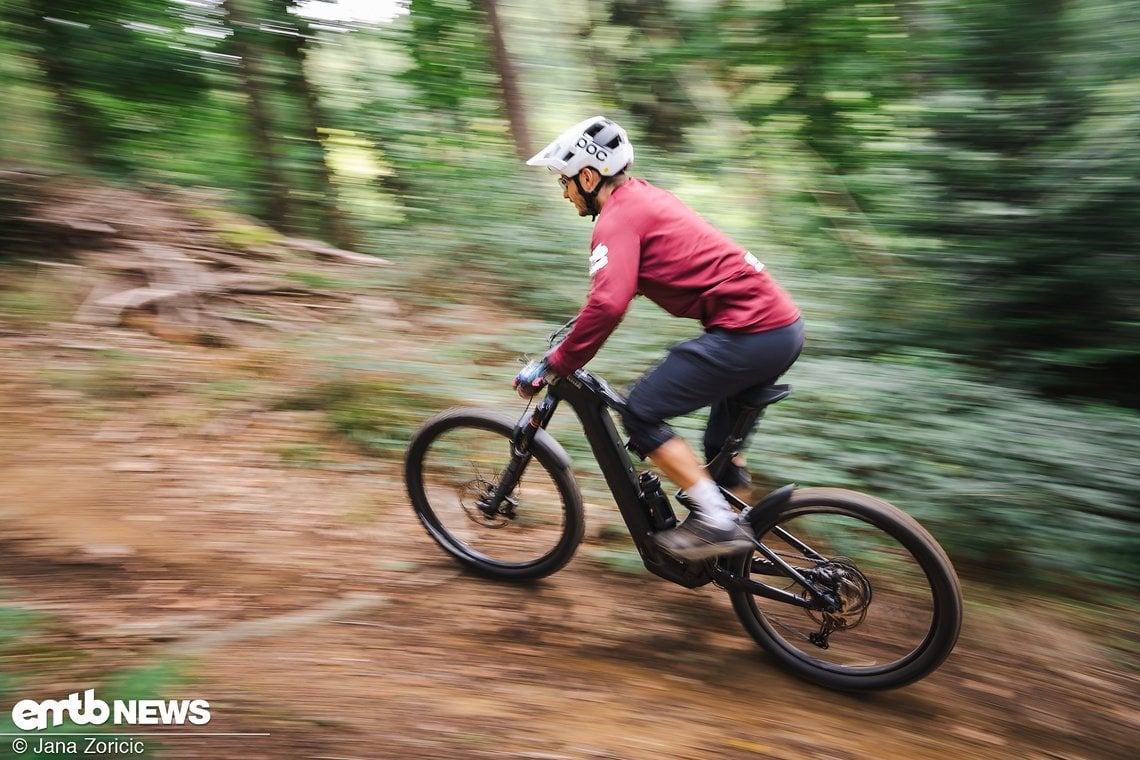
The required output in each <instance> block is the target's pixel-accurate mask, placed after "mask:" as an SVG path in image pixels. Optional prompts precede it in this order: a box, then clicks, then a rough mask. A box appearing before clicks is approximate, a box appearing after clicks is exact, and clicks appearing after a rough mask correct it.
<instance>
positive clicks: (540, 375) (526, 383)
mask: <svg viewBox="0 0 1140 760" xmlns="http://www.w3.org/2000/svg"><path fill="white" fill-rule="evenodd" d="M549 374H550V365H549V364H547V363H546V359H542V360H541V361H537V362H530V363H529V364H527V365H526V366H525V367H523V368H522V370H521V371H520V372H519V373H518V374H517V375H515V382H514V388H515V390H516V391H518V393H519V395H520V396H522V397H523V398H530V397H531V396H533V395H534V394H536V393H538V392H539V391H540V390H542V387H543V386H544V385H546V382H547V379H548V376H549Z"/></svg>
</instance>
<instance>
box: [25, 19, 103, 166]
mask: <svg viewBox="0 0 1140 760" xmlns="http://www.w3.org/2000/svg"><path fill="white" fill-rule="evenodd" d="M27 7H28V10H29V11H30V13H29V15H28V17H29V22H30V24H32V25H34V27H35V38H36V42H37V43H38V44H37V45H36V52H35V56H36V60H37V62H38V64H39V68H40V70H41V72H42V73H43V76H44V83H45V84H46V85H47V88H48V89H49V90H50V91H51V93H52V95H53V96H54V98H55V102H56V105H57V106H58V107H59V110H60V112H61V113H60V115H59V118H58V122H59V124H60V129H61V130H62V132H63V135H64V138H65V139H66V140H67V142H68V144H69V146H70V147H71V148H72V149H73V150H74V151H75V153H76V157H77V158H78V159H79V161H80V162H81V163H84V164H86V165H87V166H89V167H93V168H98V167H100V166H102V165H103V163H104V161H103V157H104V156H105V155H106V153H107V150H106V148H107V140H106V135H105V133H104V130H103V127H102V125H101V124H100V119H99V114H98V113H97V112H96V111H95V109H93V108H91V107H90V106H89V105H88V104H87V102H86V101H85V100H83V98H81V97H79V96H78V95H77V94H76V93H77V92H78V90H79V87H80V81H79V77H78V76H77V74H76V71H75V70H74V66H72V65H70V64H69V63H68V61H67V60H66V58H65V51H67V50H68V48H69V47H70V44H71V42H70V40H69V39H68V37H67V35H66V34H65V33H64V31H63V27H62V26H60V25H59V24H57V23H53V22H52V21H49V20H48V17H50V16H51V15H52V3H51V2H50V1H49V0H32V1H31V2H29V3H28V6H27Z"/></svg>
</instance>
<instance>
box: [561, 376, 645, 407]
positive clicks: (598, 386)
mask: <svg viewBox="0 0 1140 760" xmlns="http://www.w3.org/2000/svg"><path fill="white" fill-rule="evenodd" d="M562 383H572V384H573V385H576V386H579V387H581V388H583V389H584V390H586V391H588V392H590V393H591V394H592V395H594V396H596V397H597V398H599V399H600V400H601V401H602V403H604V404H605V405H606V406H608V407H609V408H610V409H613V410H614V411H617V412H622V411H624V410H625V408H626V405H627V404H626V400H625V396H623V395H621V394H620V393H618V392H617V391H615V390H614V389H613V388H611V387H610V386H609V383H607V382H606V381H605V380H603V379H602V378H600V377H598V376H597V375H595V374H594V373H592V372H589V371H587V370H585V369H578V370H575V371H574V374H573V375H572V376H571V377H567V378H563V379H562V380H560V381H559V382H558V383H555V384H554V385H552V386H551V390H554V391H556V392H557V389H558V386H559V385H561V384H562Z"/></svg>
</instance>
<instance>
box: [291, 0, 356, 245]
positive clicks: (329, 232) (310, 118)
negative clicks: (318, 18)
mask: <svg viewBox="0 0 1140 760" xmlns="http://www.w3.org/2000/svg"><path fill="white" fill-rule="evenodd" d="M279 2H280V8H279V10H280V12H281V13H282V14H283V17H284V18H286V19H289V21H290V23H292V24H293V25H294V26H296V27H297V31H298V33H297V34H295V35H282V41H283V44H284V46H285V54H286V55H287V56H288V57H289V59H290V61H291V62H292V64H293V74H292V76H291V77H290V79H291V80H292V87H291V89H292V90H293V92H294V95H295V96H296V97H297V99H298V102H299V103H300V106H301V114H302V116H301V118H302V123H301V125H300V127H301V130H300V131H301V134H302V135H303V139H304V140H305V141H306V142H308V143H309V146H310V148H311V150H310V155H311V157H312V158H311V165H312V168H313V170H314V172H315V174H316V183H317V186H318V187H317V196H318V198H320V201H319V204H320V209H319V212H318V215H319V218H320V221H319V226H320V232H321V235H322V236H323V237H324V238H325V239H326V240H327V241H329V242H330V243H332V244H333V245H335V246H337V247H340V248H352V247H354V245H355V243H356V235H355V233H354V231H353V229H352V227H351V225H350V224H349V223H348V220H347V219H346V218H345V215H344V213H343V212H342V211H341V208H340V204H339V202H338V198H337V191H336V184H335V183H334V181H333V173H332V167H331V166H330V165H329V161H328V156H327V154H326V151H325V146H324V143H323V141H322V140H321V134H320V127H321V126H322V125H325V124H327V123H328V122H327V120H326V119H325V115H324V110H323V109H322V108H321V102H320V98H319V97H318V96H317V91H316V90H315V89H314V88H313V86H312V84H310V82H309V78H308V76H307V74H306V71H305V63H306V60H307V59H308V40H309V36H308V34H307V32H308V31H309V30H308V28H307V27H308V25H307V24H306V23H305V22H304V21H303V20H301V19H299V18H296V17H293V16H290V15H289V8H290V7H291V6H293V5H294V4H295V3H294V0H279Z"/></svg>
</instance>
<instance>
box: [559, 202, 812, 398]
mask: <svg viewBox="0 0 1140 760" xmlns="http://www.w3.org/2000/svg"><path fill="white" fill-rule="evenodd" d="M591 246H592V250H591V253H590V277H591V278H592V283H591V286H590V293H589V295H588V296H587V298H586V305H585V306H583V307H582V311H581V312H580V313H579V314H578V321H577V322H576V323H575V325H574V328H573V329H572V330H571V331H570V333H569V334H568V335H567V336H566V339H565V340H564V341H563V342H562V344H561V345H559V346H558V347H557V348H556V349H554V351H552V352H551V353H550V356H549V357H548V361H549V362H550V367H551V369H552V370H553V371H554V372H555V373H556V374H559V375H563V376H565V375H568V374H570V373H571V372H573V371H574V370H576V369H578V368H579V367H582V366H584V365H585V364H586V362H588V361H590V359H592V358H594V355H595V354H597V353H598V350H599V349H600V348H601V347H602V344H603V343H605V342H606V339H607V338H609V336H610V334H611V333H612V332H613V331H614V330H615V329H617V326H618V324H620V323H621V320H622V318H623V317H624V316H625V313H626V311H627V310H628V309H629V305H630V303H631V302H632V301H633V298H634V296H636V295H638V294H641V295H644V296H645V297H646V298H648V299H649V300H651V301H653V302H654V303H655V304H657V305H658V306H660V307H661V308H663V309H665V311H667V312H669V313H670V314H673V315H674V316H678V317H687V318H690V319H696V320H699V321H700V323H701V324H702V325H703V326H704V327H705V329H709V328H713V327H719V328H723V329H726V330H733V331H737V332H745V333H754V332H762V331H764V330H774V329H775V328H777V327H783V326H785V325H789V324H791V323H792V322H795V321H796V319H798V318H799V316H800V312H799V309H797V308H796V305H795V303H794V302H793V301H792V299H791V298H790V297H789V296H788V294H787V293H785V292H784V291H783V290H782V289H781V288H780V287H779V286H778V285H777V284H776V283H775V281H774V280H773V279H772V278H771V277H770V276H769V275H768V272H767V271H766V270H765V268H764V265H763V264H762V263H761V262H760V261H759V260H757V258H756V257H755V256H753V255H752V254H751V253H749V252H748V251H746V250H744V249H743V248H741V247H740V246H739V245H737V244H736V243H735V242H733V241H732V240H731V239H730V238H729V237H728V236H727V235H725V234H724V233H722V232H721V231H720V230H718V229H716V228H715V227H713V226H712V225H711V224H709V222H707V221H705V220H704V219H703V218H702V217H701V216H700V215H698V214H697V213H696V212H695V211H693V210H692V209H690V208H689V207H688V206H686V205H685V204H684V203H682V202H681V201H680V200H678V199H677V198H676V197H675V196H674V195H673V194H672V193H669V192H667V191H665V190H661V189H660V188H657V187H654V186H653V185H651V184H649V183H648V182H646V181H644V180H641V179H631V180H629V181H628V182H626V183H625V184H624V185H622V186H621V187H618V188H617V189H616V190H614V192H613V194H612V195H610V197H609V199H608V200H607V201H606V203H605V206H604V207H603V208H602V212H601V214H599V215H598V221H597V224H596V225H595V226H594V236H593V240H592V241H591Z"/></svg>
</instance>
